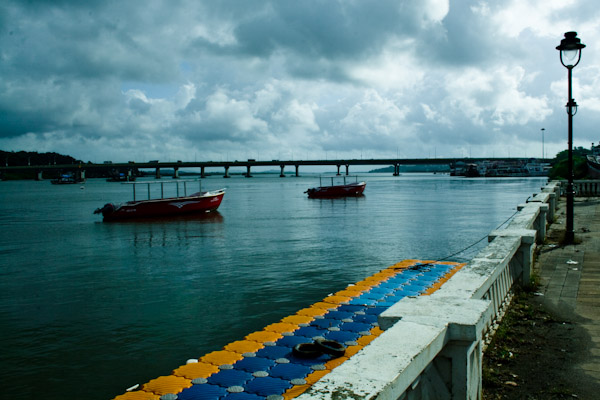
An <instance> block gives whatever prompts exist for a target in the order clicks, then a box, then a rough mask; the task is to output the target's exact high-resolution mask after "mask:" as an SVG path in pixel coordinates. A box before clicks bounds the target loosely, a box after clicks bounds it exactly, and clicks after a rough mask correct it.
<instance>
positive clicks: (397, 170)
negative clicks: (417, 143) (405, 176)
mask: <svg viewBox="0 0 600 400" xmlns="http://www.w3.org/2000/svg"><path fill="white" fill-rule="evenodd" d="M399 175H400V164H394V176H399Z"/></svg>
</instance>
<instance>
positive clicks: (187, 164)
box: [0, 158, 549, 180]
mask: <svg viewBox="0 0 600 400" xmlns="http://www.w3.org/2000/svg"><path fill="white" fill-rule="evenodd" d="M525 160H528V159H527V158H385V159H360V160H358V159H336V160H271V161H266V160H253V159H249V160H246V161H237V160H236V161H175V162H172V161H167V162H159V161H149V162H134V161H129V162H127V163H112V162H105V163H102V164H92V163H87V164H62V165H27V166H3V167H0V177H1V176H3V175H4V174H5V173H9V172H19V171H35V173H36V178H37V179H40V180H41V179H43V173H44V172H52V171H55V172H58V171H73V172H76V173H77V174H78V176H79V177H81V178H85V171H86V170H92V169H107V168H111V169H116V170H120V171H131V170H133V169H154V170H155V175H156V178H157V179H160V178H161V173H160V170H161V168H162V169H173V171H174V172H173V178H179V170H180V169H181V168H200V176H201V177H202V178H204V177H206V169H207V168H219V169H224V177H225V178H229V177H230V176H229V169H230V168H232V167H242V168H246V173H245V174H244V175H245V176H246V177H251V176H252V173H251V172H252V171H251V169H252V167H279V168H280V171H281V172H280V174H279V176H280V177H284V176H285V174H284V170H285V168H286V167H294V168H295V175H296V176H299V173H300V172H299V171H300V167H301V166H335V167H337V175H341V174H342V172H341V169H342V167H345V171H344V172H345V174H346V175H349V173H350V166H358V165H382V166H393V167H394V170H393V174H394V176H398V175H400V165H448V166H453V165H456V164H457V163H460V162H463V163H465V164H469V163H477V162H481V161H504V162H507V161H508V162H511V161H512V162H515V161H525ZM543 161H544V162H548V161H549V160H543Z"/></svg>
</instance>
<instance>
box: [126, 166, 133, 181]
mask: <svg viewBox="0 0 600 400" xmlns="http://www.w3.org/2000/svg"><path fill="white" fill-rule="evenodd" d="M131 175H133V171H132V170H131V169H128V170H127V182H129V181H131Z"/></svg>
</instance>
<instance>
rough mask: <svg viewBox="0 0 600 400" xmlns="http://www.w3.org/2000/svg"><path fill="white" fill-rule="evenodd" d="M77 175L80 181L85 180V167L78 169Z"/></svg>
mask: <svg viewBox="0 0 600 400" xmlns="http://www.w3.org/2000/svg"><path fill="white" fill-rule="evenodd" d="M77 175H78V176H79V180H80V181H85V169H80V170H78V171H77Z"/></svg>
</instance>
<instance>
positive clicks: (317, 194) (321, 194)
mask: <svg viewBox="0 0 600 400" xmlns="http://www.w3.org/2000/svg"><path fill="white" fill-rule="evenodd" d="M366 186H367V184H366V183H365V182H358V183H351V184H349V185H334V186H319V187H316V188H311V189H308V190H307V191H306V193H307V194H308V197H309V198H335V197H357V196H362V194H363V192H364V191H365V187H366Z"/></svg>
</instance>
